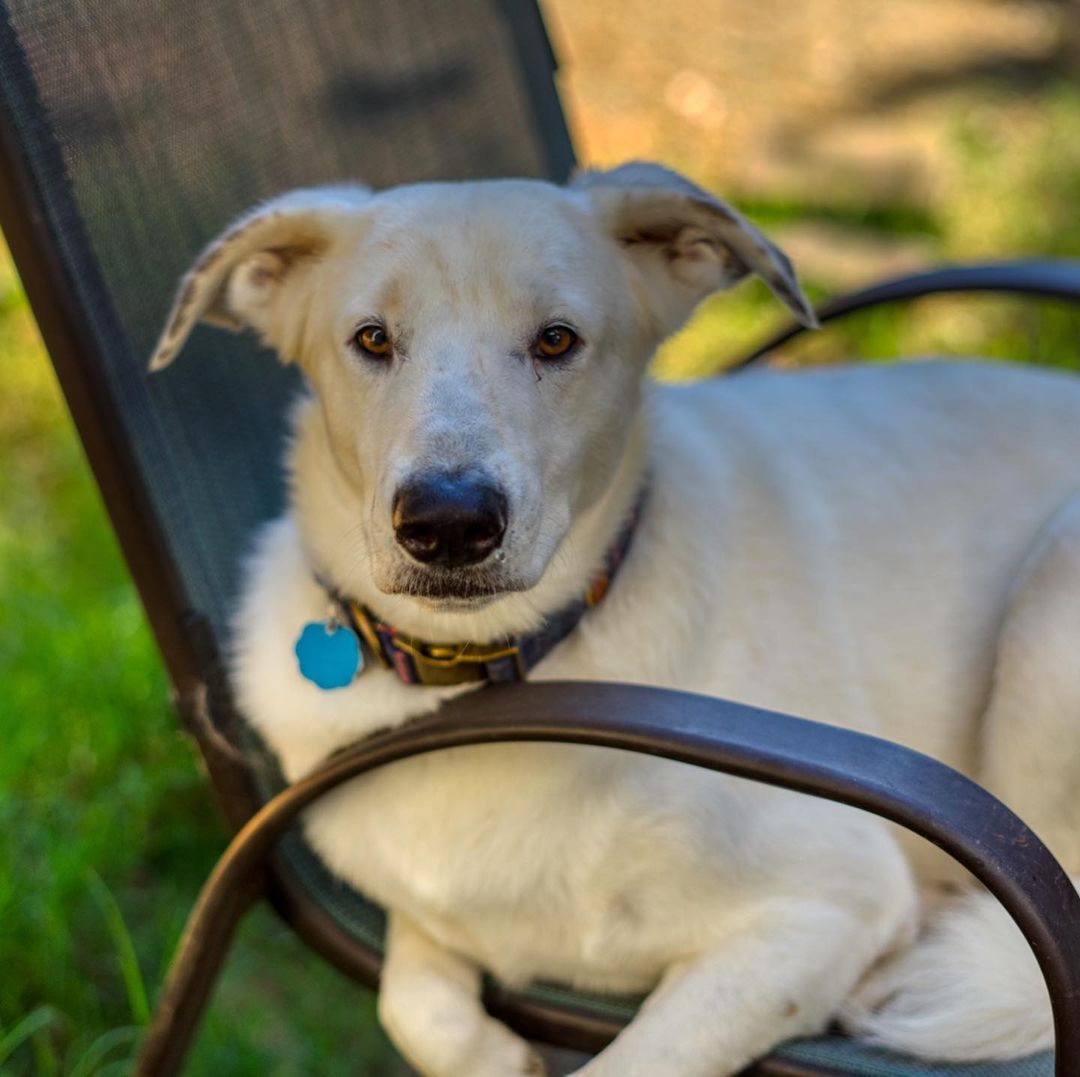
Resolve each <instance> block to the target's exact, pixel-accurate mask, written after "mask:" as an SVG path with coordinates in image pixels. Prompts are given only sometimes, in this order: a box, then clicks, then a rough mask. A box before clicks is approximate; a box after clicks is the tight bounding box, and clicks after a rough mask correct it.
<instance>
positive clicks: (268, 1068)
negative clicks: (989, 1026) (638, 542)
mask: <svg viewBox="0 0 1080 1077" xmlns="http://www.w3.org/2000/svg"><path fill="white" fill-rule="evenodd" d="M544 10H545V14H546V16H547V18H548V20H549V24H550V29H551V31H552V35H553V38H554V41H555V45H556V48H557V51H558V52H559V54H560V56H561V59H562V72H561V76H560V77H561V84H560V88H561V90H562V93H563V99H564V102H565V105H566V108H567V112H568V115H569V119H570V123H571V126H572V129H573V133H574V136H575V141H576V144H577V147H578V153H579V157H580V159H581V160H582V161H583V162H586V163H589V164H596V165H606V164H614V163H616V162H618V161H621V160H625V159H627V158H629V157H643V158H653V159H657V160H662V161H664V162H666V163H667V164H669V165H671V166H673V167H675V168H678V169H681V170H682V171H684V172H686V173H687V174H688V175H690V176H691V177H693V178H694V179H695V180H697V181H698V182H699V183H700V184H702V185H703V186H705V187H708V188H710V189H713V190H716V191H719V192H722V193H723V194H724V195H725V196H726V197H728V198H730V199H731V200H732V201H733V202H735V203H736V204H737V205H739V206H740V207H741V208H742V209H743V210H744V211H746V212H747V213H748V214H749V215H750V216H751V217H753V218H754V219H756V220H757V221H758V222H759V223H761V224H762V225H764V226H766V227H767V228H768V229H769V230H770V232H771V233H772V234H773V235H774V236H775V238H777V239H778V241H779V242H780V243H781V244H782V245H783V246H785V247H786V248H787V249H788V251H789V252H790V253H791V254H792V255H793V257H794V258H795V260H796V263H797V264H798V265H799V266H800V268H801V271H802V275H803V278H804V280H805V282H806V285H807V288H808V290H809V291H810V293H811V294H812V295H813V296H815V297H817V298H822V297H825V296H828V295H831V294H835V293H836V292H838V291H842V290H844V289H848V288H853V287H857V286H860V285H862V284H866V283H869V282H871V281H872V280H874V279H876V278H879V277H881V276H884V275H887V274H892V273H898V272H903V271H907V270H913V269H916V268H919V267H922V266H925V265H928V264H932V263H936V262H940V261H960V260H968V259H974V258H998V257H1012V256H1016V255H1025V254H1027V255H1056V256H1068V255H1072V256H1076V255H1078V254H1080V219H1078V213H1077V209H1078V206H1080V81H1078V73H1080V6H1078V5H1077V4H1075V3H1072V2H1053V0H890V3H889V4H881V3H878V2H875V0H801V2H799V3H795V2H794V0H756V2H755V3H754V4H745V3H741V2H739V0H695V2H694V3H690V2H689V0H673V2H671V3H667V4H655V3H653V2H652V0H619V2H618V3H616V2H614V0H548V2H547V3H546V4H545V5H544ZM779 319H780V312H779V310H778V308H777V307H776V305H775V303H774V302H773V301H772V300H771V299H770V298H769V296H768V294H767V293H766V292H765V290H764V289H763V288H762V287H761V286H759V285H757V284H748V285H745V286H743V287H741V288H740V289H738V290H737V291H736V292H735V293H733V294H731V295H727V296H722V297H718V298H716V299H714V300H712V301H710V302H708V303H706V304H705V305H704V306H703V308H702V310H701V311H700V312H699V314H698V316H697V317H696V318H695V320H694V322H693V324H692V325H691V326H690V327H688V328H687V329H686V330H685V331H684V332H683V333H682V334H680V335H679V336H678V337H677V338H676V339H674V340H673V341H672V342H670V343H669V344H668V345H667V346H666V347H665V349H664V350H663V352H662V353H661V355H660V356H659V358H658V361H657V372H658V374H659V375H660V376H663V377H670V378H692V377H698V376H702V375H705V374H708V373H712V372H715V371H717V370H718V369H720V368H721V367H722V366H723V364H724V362H725V361H727V360H728V359H730V358H733V357H735V356H737V355H738V354H740V353H741V352H743V351H745V350H747V349H748V348H749V347H750V346H751V345H752V344H753V343H754V342H755V341H756V340H757V339H759V338H760V337H762V336H763V335H764V334H765V333H766V332H767V331H768V329H769V328H771V327H772V326H773V325H775V324H776V323H777V322H778V320H779ZM1078 328H1080V320H1078V317H1077V315H1076V314H1075V313H1074V312H1072V311H1069V310H1066V309H1064V308H1062V307H1060V306H1058V305H1056V304H1053V303H1041V302H1040V303H1030V302H1018V301H1011V300H1003V299H996V298H972V297H943V298H935V299H932V300H926V301H923V302H921V303H919V304H917V305H915V306H909V307H904V308H903V309H884V310H880V311H876V312H872V313H869V314H865V315H861V316H858V317H856V318H853V319H850V320H848V321H846V322H845V323H844V324H843V326H842V327H838V328H835V329H830V330H828V331H827V332H823V333H820V334H816V335H813V336H809V337H806V338H804V339H803V340H802V341H801V342H800V343H799V344H798V345H797V346H796V347H793V348H791V349H789V350H787V351H785V353H784V355H783V356H782V357H781V361H783V362H784V363H792V364H795V363H799V364H807V363H825V362H835V361H841V360H844V359H852V358H869V359H879V358H890V357H894V356H898V355H928V354H946V353H947V354H966V355H984V356H990V357H994V358H1012V359H1018V360H1023V361H1030V362H1040V363H1048V364H1055V365H1062V366H1071V367H1080V347H1078ZM0 454H2V456H0V622H2V625H3V631H2V632H0V733H2V735H3V748H2V750H0V1072H3V1073H12V1074H24V1073H38V1074H65V1075H74V1077H88V1075H91V1074H103V1073H120V1072H126V1070H127V1068H128V1062H127V1059H128V1058H129V1057H130V1054H131V1050H132V1046H133V1044H134V1043H135V1040H136V1038H137V1035H138V1026H139V1025H140V1024H141V1023H142V1022H143V1021H144V1019H145V1015H146V1009H147V995H148V994H152V991H153V988H154V987H155V986H156V985H157V984H158V983H159V982H160V979H161V976H162V973H163V969H164V964H165V962H166V960H167V957H168V955H169V953H170V952H171V949H172V948H173V946H174V945H175V943H176V940H177V938H178V935H179V931H180V928H181V925H182V923H183V918H184V915H185V914H186V911H187V909H188V908H189V906H190V904H191V902H192V900H193V899H194V896H195V894H196V892H197V889H198V886H199V883H200V881H201V880H202V879H203V878H204V877H205V875H206V873H207V872H208V870H209V868H210V866H211V864H212V863H213V860H214V859H215V857H216V855H217V854H218V852H219V851H220V849H221V848H222V845H223V841H224V833H223V830H222V827H221V825H220V824H219V822H218V819H217V817H216V815H215V812H214V809H213V807H212V805H211V802H210V799H209V796H208V794H207V790H206V786H205V784H204V782H203V779H202V777H201V775H200V773H199V768H198V765H197V763H196V760H195V758H194V755H193V753H192V751H191V749H190V747H189V745H188V744H187V742H186V741H185V739H184V737H183V736H182V734H181V733H180V731H179V728H178V725H177V723H176V720H175V718H174V716H173V714H172V712H171V709H170V706H169V702H168V691H167V685H166V681H165V677H164V674H163V672H162V669H161V665H160V662H159V660H158V657H157V654H156V652H155V649H154V646H153V643H152V640H151V639H150V636H149V634H148V631H147V628H146V625H145V622H144V620H143V616H142V612H141V609H140V607H139V604H138V601H137V599H136V597H135V595H134V592H133V590H132V588H131V585H130V583H129V581H128V578H127V575H126V573H125V570H124V567H123V564H122V561H121V559H120V556H119V553H118V550H117V547H116V544H115V541H114V539H113V536H112V533H111V531H110V530H109V526H108V522H107V520H106V518H105V516H104V513H103V511H102V507H101V504H100V501H99V499H98V495H97V492H96V489H95V487H94V485H93V482H92V480H91V477H90V475H89V472H88V470H87V467H86V464H85V461H84V459H83V457H82V453H81V450H80V448H79V447H78V443H77V441H76V438H75V435H74V432H73V430H72V428H71V424H70V420H69V418H68V415H67V413H66V410H65V408H64V405H63V402H62V399H61V397H60V394H59V390H58V388H57V386H56V384H55V381H54V378H53V375H52V372H51V369H50V367H49V365H48V362H47V359H46V357H45V355H44V353H43V350H42V348H41V344H40V341H39V339H38V337H37V333H36V331H35V328H34V325H33V322H32V319H31V317H30V314H29V312H28V310H27V306H26V302H25V299H24V297H23V294H22V291H21V289H20V287H19V284H18V281H17V279H16V277H15V275H14V272H13V269H12V267H11V263H10V259H9V258H8V256H7V253H6V250H4V249H3V248H2V247H0ZM147 985H149V986H147ZM190 1072H192V1073H194V1074H214V1075H221V1077H230V1075H252V1077H254V1075H266V1074H307V1073H311V1074H314V1073H318V1074H320V1075H323V1074H326V1075H332V1074H338V1073H340V1074H345V1073H349V1074H356V1073H364V1074H376V1075H377V1074H384V1073H385V1074H390V1073H396V1072H400V1064H399V1063H397V1062H396V1061H395V1060H394V1057H393V1053H392V1052H391V1051H390V1050H389V1048H388V1046H387V1044H386V1042H385V1039H384V1038H383V1037H382V1035H381V1033H380V1032H379V1031H378V1030H377V1028H376V1025H375V1021H374V1016H373V1006H372V1000H371V999H370V997H368V996H366V995H365V993H364V992H362V991H360V990H359V989H358V988H356V987H355V986H353V985H351V984H350V983H349V982H347V981H346V980H345V979H344V978H342V977H341V976H339V975H338V974H337V973H336V972H334V971H333V970H331V969H329V968H327V967H326V966H325V965H324V964H323V963H322V962H321V961H319V960H318V959H316V958H315V957H314V956H313V955H311V954H310V953H308V952H307V951H305V950H304V949H303V947H301V946H300V945H299V944H298V943H297V942H296V941H295V940H294V939H293V938H292V936H291V935H290V933H289V932H288V931H287V930H285V929H284V928H282V927H281V926H280V925H279V924H278V923H277V921H276V920H275V919H274V917H273V916H272V915H271V914H270V913H268V912H266V911H260V912H259V913H258V914H256V915H255V916H254V917H253V918H251V920H250V921H249V923H248V924H247V926H246V927H245V928H244V931H243V934H242V938H241V944H240V947H239V949H238V951H237V953H236V955H235V957H234V959H233V961H232V963H231V964H230V966H229V970H228V973H227V975H226V977H225V979H224V981H223V983H222V985H221V987H220V989H219V991H218V994H217V996H216V999H215V1002H214V1005H213V1008H212V1011H211V1014H210V1018H209V1020H208V1023H207V1025H206V1027H205V1030H204V1033H203V1035H202V1037H201V1039H200V1041H199V1047H198V1050H197V1053H196V1055H195V1056H194V1059H193V1061H192V1064H191V1069H190Z"/></svg>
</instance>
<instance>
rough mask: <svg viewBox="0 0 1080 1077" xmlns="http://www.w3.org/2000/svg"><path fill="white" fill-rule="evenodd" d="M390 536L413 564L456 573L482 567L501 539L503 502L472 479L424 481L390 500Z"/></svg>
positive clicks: (413, 482) (454, 477) (420, 479)
mask: <svg viewBox="0 0 1080 1077" xmlns="http://www.w3.org/2000/svg"><path fill="white" fill-rule="evenodd" d="M393 523H394V534H395V536H396V537H397V540H398V542H399V543H400V544H401V545H402V546H403V547H404V548H405V549H406V550H408V552H409V553H410V554H412V556H413V557H415V558H416V560H417V561H423V562H424V564H426V565H444V566H446V567H448V568H460V567H461V566H462V565H475V564H476V563H477V562H479V561H483V560H484V558H485V557H487V555H488V554H489V553H491V552H492V551H493V550H495V549H498V546H499V543H501V542H502V540H503V535H504V534H505V533H506V497H505V496H504V495H503V493H502V492H501V491H500V490H499V489H497V488H496V487H494V486H491V485H490V484H488V483H486V482H484V481H482V480H480V479H478V478H477V477H476V476H473V475H462V474H451V475H445V474H443V475H424V476H420V477H418V478H415V479H410V480H409V481H408V482H407V483H406V484H405V485H404V486H402V487H401V488H400V489H399V490H398V492H397V494H395V495H394V509H393Z"/></svg>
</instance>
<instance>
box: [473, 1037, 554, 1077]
mask: <svg viewBox="0 0 1080 1077" xmlns="http://www.w3.org/2000/svg"><path fill="white" fill-rule="evenodd" d="M491 1046H494V1045H493V1044H492V1045H491ZM469 1077H547V1066H545V1064H544V1060H543V1059H542V1058H541V1057H540V1056H539V1055H538V1054H537V1053H536V1051H534V1050H533V1048H532V1047H531V1046H529V1044H527V1043H526V1042H525V1041H524V1040H519V1039H517V1037H513V1038H512V1039H511V1038H510V1034H508V1035H507V1036H506V1037H505V1038H504V1037H502V1036H500V1037H499V1047H498V1050H485V1051H484V1052H482V1054H481V1056H480V1057H477V1058H476V1059H475V1060H474V1061H473V1062H472V1063H471V1064H470V1067H469Z"/></svg>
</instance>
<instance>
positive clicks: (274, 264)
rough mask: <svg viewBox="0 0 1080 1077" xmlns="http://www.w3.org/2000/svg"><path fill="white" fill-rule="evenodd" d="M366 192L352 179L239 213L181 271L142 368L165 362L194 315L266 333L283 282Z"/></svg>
mask: <svg viewBox="0 0 1080 1077" xmlns="http://www.w3.org/2000/svg"><path fill="white" fill-rule="evenodd" d="M370 197H371V192H370V191H369V190H368V189H367V188H366V187H362V186H360V185H356V186H341V187H317V188H311V189H306V190H297V191H290V192H289V193H288V194H285V195H281V196H280V197H279V198H275V199H274V200H273V201H271V202H267V203H265V204H264V205H262V206H258V207H256V208H255V209H253V210H251V211H250V212H249V213H247V214H245V215H244V216H243V217H241V218H240V219H239V220H238V221H237V222H236V223H235V224H233V225H231V226H230V227H229V228H227V229H226V230H225V232H223V233H222V234H221V235H220V236H219V237H218V238H217V239H215V240H214V241H213V243H211V244H210V245H209V246H208V247H207V248H206V249H205V250H204V251H203V252H202V254H200V255H199V257H198V258H197V259H196V260H195V264H194V265H193V266H192V267H191V269H189V270H188V272H187V273H186V274H185V275H184V278H183V280H182V281H181V282H180V288H179V290H178V291H177V294H176V299H175V301H174V302H173V307H172V310H171V311H170V313H169V317H168V320H167V321H166V323H165V328H164V330H162V333H161V338H160V339H159V340H158V343H157V346H156V347H155V348H154V354H153V355H152V356H151V358H150V369H151V370H160V369H161V368H162V367H165V366H168V364H169V363H171V362H172V360H173V359H174V358H175V357H176V355H177V353H178V352H179V351H180V349H181V348H182V347H183V345H184V342H185V341H186V340H187V338H188V336H189V335H190V333H191V330H192V329H193V328H194V327H195V324H196V323H197V322H199V321H204V322H209V323H210V324H212V325H220V326H224V327H225V328H228V329H243V328H245V327H247V326H251V327H252V328H254V329H256V330H258V331H259V332H260V334H262V335H263V337H264V338H266V337H267V336H268V335H269V334H270V330H271V327H272V322H273V316H274V308H275V300H276V299H277V298H279V296H280V293H281V291H282V288H283V287H284V285H285V284H286V282H287V281H288V280H290V279H293V278H295V276H296V275H297V274H298V273H300V272H302V270H303V267H304V266H306V265H310V263H311V262H312V261H313V260H314V259H315V258H317V257H318V256H319V255H320V254H321V253H322V252H323V251H325V250H326V248H327V247H328V246H329V245H330V243H331V242H332V241H333V238H334V236H335V235H336V233H337V232H338V231H340V228H341V225H342V224H343V223H345V221H346V220H347V219H348V218H351V217H353V216H354V215H355V212H356V209H357V207H358V206H360V205H363V203H364V202H366V201H367V200H368V199H369V198H370ZM271 343H280V342H276V341H271Z"/></svg>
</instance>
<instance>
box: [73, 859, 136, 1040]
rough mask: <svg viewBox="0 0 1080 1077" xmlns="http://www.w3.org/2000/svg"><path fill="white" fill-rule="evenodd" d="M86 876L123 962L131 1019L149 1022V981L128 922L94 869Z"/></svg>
mask: <svg viewBox="0 0 1080 1077" xmlns="http://www.w3.org/2000/svg"><path fill="white" fill-rule="evenodd" d="M87 879H88V882H89V884H90V892H91V893H92V894H93V895H94V900H95V901H96V902H97V903H98V906H99V908H100V909H101V912H102V915H103V916H104V917H105V923H106V924H107V925H108V928H109V934H110V935H112V939H113V945H114V946H115V947H116V957H117V960H118V961H119V963H120V974H121V975H122V976H123V977H124V987H125V988H126V990H127V996H128V1005H129V1006H130V1007H131V1016H132V1019H133V1020H134V1021H135V1023H136V1024H137V1025H146V1024H149V1023H150V1003H149V1001H148V1000H147V996H146V984H145V982H144V981H143V976H142V970H141V969H140V968H139V959H138V957H136V955H135V945H134V943H132V941H131V934H130V932H129V931H128V929H127V924H125V923H124V915H123V913H121V911H120V906H119V905H117V903H116V898H114V897H113V895H112V891H111V890H110V889H109V888H108V887H107V886H106V885H105V883H104V882H103V881H102V879H101V876H100V875H98V873H97V872H96V871H94V870H93V868H91V869H90V870H89V871H88V872H87Z"/></svg>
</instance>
